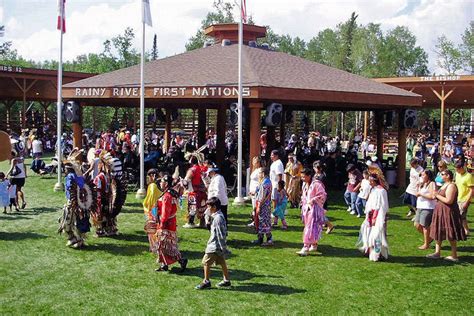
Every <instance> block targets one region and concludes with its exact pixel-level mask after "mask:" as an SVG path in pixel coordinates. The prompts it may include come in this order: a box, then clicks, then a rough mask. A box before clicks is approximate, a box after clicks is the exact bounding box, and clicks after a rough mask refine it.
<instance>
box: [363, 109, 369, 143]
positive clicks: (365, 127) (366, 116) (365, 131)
mask: <svg viewBox="0 0 474 316" xmlns="http://www.w3.org/2000/svg"><path fill="white" fill-rule="evenodd" d="M368 130H369V112H368V111H365V112H364V140H367V136H368V135H367V131H368Z"/></svg>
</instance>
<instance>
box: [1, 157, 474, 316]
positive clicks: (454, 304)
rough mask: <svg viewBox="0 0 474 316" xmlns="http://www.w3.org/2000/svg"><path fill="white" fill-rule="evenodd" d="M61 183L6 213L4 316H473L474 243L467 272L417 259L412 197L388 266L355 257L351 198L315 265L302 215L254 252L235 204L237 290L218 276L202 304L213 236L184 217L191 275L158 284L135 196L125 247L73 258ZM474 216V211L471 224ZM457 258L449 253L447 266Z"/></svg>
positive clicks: (393, 212) (464, 263)
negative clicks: (61, 230)
mask: <svg viewBox="0 0 474 316" xmlns="http://www.w3.org/2000/svg"><path fill="white" fill-rule="evenodd" d="M48 160H49V159H48V158H46V161H48ZM30 161H31V160H28V163H30ZM6 169H7V164H6V163H5V162H2V163H0V170H2V171H5V170H6ZM55 182H56V178H55V177H48V176H47V177H39V176H37V175H34V174H33V175H32V174H29V177H28V178H27V181H26V186H25V187H24V191H25V192H26V198H27V201H28V206H27V208H26V209H25V210H24V211H22V212H21V213H17V214H1V213H0V223H1V228H0V252H1V254H2V255H1V256H0V275H1V276H2V282H0V293H1V294H2V295H0V313H1V314H2V315H12V314H13V315H22V314H27V315H32V314H33V315H36V314H43V315H51V314H54V315H59V314H61V315H65V314H67V315H78V314H90V315H92V314H93V315H95V314H114V315H123V314H145V315H148V314H157V313H159V314H168V313H171V314H175V315H180V314H186V315H187V314H194V315H201V314H215V315H220V314H226V315H227V314H243V315H245V314H248V315H274V314H278V315H279V314H282V313H283V314H285V313H287V314H311V313H312V311H313V313H314V311H317V314H321V315H334V314H344V315H352V314H357V315H362V314H365V315H373V314H380V313H383V314H394V315H401V314H410V315H419V314H427V315H447V314H450V315H472V314H473V313H474V308H473V306H472V303H471V302H472V296H473V295H474V291H473V288H472V284H473V282H474V271H473V270H474V269H473V267H474V266H473V265H472V263H473V258H472V249H473V247H474V239H472V238H470V239H468V240H467V241H465V242H460V243H458V247H459V248H458V252H459V256H460V263H459V264H452V263H449V262H447V261H446V260H442V259H440V260H430V259H427V258H425V255H426V254H428V253H430V252H432V251H433V250H434V249H433V248H432V249H431V250H429V251H422V250H418V249H417V247H418V246H419V245H421V243H422V237H421V234H419V233H418V232H417V231H416V230H415V229H414V227H413V224H412V222H411V221H410V220H408V219H406V218H405V216H404V215H405V213H406V210H407V209H406V207H405V206H402V205H401V203H400V198H399V196H400V194H401V193H403V191H402V190H391V191H390V192H389V200H390V206H391V207H390V213H389V220H388V228H387V230H388V241H389V244H390V252H391V254H390V258H389V260H388V261H386V262H377V263H375V262H370V261H369V260H368V259H367V258H366V257H364V256H363V255H362V254H361V253H360V252H359V251H358V250H357V249H356V248H355V242H356V240H357V237H358V231H359V227H360V224H361V223H362V219H358V218H356V217H354V216H352V215H349V214H348V213H347V212H345V209H346V206H345V204H344V202H343V199H342V193H343V192H342V191H339V192H336V191H330V192H329V195H328V197H329V210H328V213H327V215H328V216H329V219H330V220H331V221H333V223H334V224H335V225H336V228H335V230H334V232H333V233H332V234H330V235H326V234H323V236H322V239H321V240H320V242H319V244H320V245H319V252H318V253H317V254H316V255H311V256H308V257H304V258H301V257H298V256H297V255H296V254H295V252H296V251H298V250H299V249H300V248H301V246H302V237H301V236H302V230H303V226H302V223H301V220H300V210H298V209H290V210H289V215H288V216H287V220H288V223H289V229H288V230H287V231H282V230H281V229H279V228H277V229H273V236H274V241H275V245H274V246H273V247H257V246H253V245H252V244H251V241H252V240H254V239H255V238H256V236H255V233H254V231H253V230H251V229H250V228H248V227H246V224H247V223H248V218H249V214H250V212H251V208H250V207H249V206H246V207H234V206H232V204H229V236H228V245H229V248H230V250H231V251H232V255H231V256H230V258H229V259H228V261H227V263H228V266H229V269H230V278H231V281H232V284H233V286H232V288H230V289H229V290H217V289H216V284H217V282H219V281H220V280H221V277H222V274H221V271H220V267H215V268H212V273H211V282H212V285H213V290H211V291H207V292H200V291H196V290H194V286H195V285H197V284H198V283H199V282H200V281H201V280H202V277H203V271H202V265H201V258H202V256H203V255H204V249H205V245H206V242H207V239H208V238H209V232H208V231H207V230H203V229H182V228H181V225H182V224H184V211H182V210H181V211H179V212H178V216H177V219H178V223H179V228H178V232H177V233H178V237H179V248H180V251H181V252H182V253H183V255H184V256H186V257H187V258H188V259H189V263H188V270H187V271H186V272H184V273H182V274H180V273H177V272H176V268H177V267H176V264H175V265H173V266H172V267H173V269H172V271H171V272H164V273H157V272H154V271H153V270H154V268H156V267H157V266H156V263H155V259H156V258H155V256H154V255H153V254H151V253H149V252H148V241H147V237H146V234H145V232H144V231H143V225H144V222H143V208H142V205H141V201H137V200H136V199H135V198H134V195H135V192H130V194H129V195H128V198H127V202H126V204H125V206H124V208H123V210H122V212H121V214H120V215H119V216H118V227H119V229H120V233H121V235H119V236H117V237H114V238H94V237H93V233H94V231H92V232H90V233H88V238H87V240H86V242H87V244H88V247H87V248H85V249H84V250H73V249H70V248H67V247H66V246H65V244H66V237H65V236H64V235H59V234H57V232H56V230H57V227H58V224H57V218H58V217H59V216H60V215H61V211H60V209H61V208H62V206H63V204H64V202H65V198H64V193H58V192H53V190H52V188H53V186H54V183H55ZM473 211H474V208H473V207H472V206H471V207H470V212H468V219H469V220H470V221H472V220H473ZM448 254H449V246H448V244H447V242H444V243H443V249H442V255H443V256H446V255H448ZM469 271H470V272H469ZM427 282H429V287H427ZM448 293H455V295H454V294H452V295H451V294H448Z"/></svg>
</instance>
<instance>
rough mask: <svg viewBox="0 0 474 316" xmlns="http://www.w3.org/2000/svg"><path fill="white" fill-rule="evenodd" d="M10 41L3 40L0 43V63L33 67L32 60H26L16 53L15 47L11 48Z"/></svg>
mask: <svg viewBox="0 0 474 316" xmlns="http://www.w3.org/2000/svg"><path fill="white" fill-rule="evenodd" d="M12 45H13V44H12V42H4V43H2V44H1V45H0V64H3V65H8V66H18V67H34V65H35V63H34V62H33V61H32V60H26V59H24V58H23V57H21V56H19V55H18V52H17V50H16V49H13V47H12Z"/></svg>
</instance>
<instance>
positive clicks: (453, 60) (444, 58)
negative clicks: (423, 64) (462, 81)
mask: <svg viewBox="0 0 474 316" xmlns="http://www.w3.org/2000/svg"><path fill="white" fill-rule="evenodd" d="M435 48H436V50H435V52H436V54H437V55H438V59H437V60H436V63H437V64H438V66H439V67H441V68H443V69H444V70H446V72H447V74H448V75H454V74H456V73H458V72H459V71H460V70H462V68H463V63H464V60H463V56H462V53H461V50H460V49H458V48H457V47H456V46H455V45H454V43H453V42H452V41H450V40H448V38H447V37H446V36H445V35H441V36H440V37H438V40H437V43H436V45H435Z"/></svg>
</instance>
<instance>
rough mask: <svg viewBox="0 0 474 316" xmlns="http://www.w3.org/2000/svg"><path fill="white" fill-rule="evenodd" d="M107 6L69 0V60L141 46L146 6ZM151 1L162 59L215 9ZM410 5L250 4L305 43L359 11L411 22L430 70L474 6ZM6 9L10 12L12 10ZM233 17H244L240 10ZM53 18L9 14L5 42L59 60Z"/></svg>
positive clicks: (380, 0)
mask: <svg viewBox="0 0 474 316" xmlns="http://www.w3.org/2000/svg"><path fill="white" fill-rule="evenodd" d="M228 1H230V2H233V1H232V0H228ZM104 2H105V3H104ZM104 2H102V3H101V4H94V5H88V4H86V1H84V2H79V3H76V4H75V5H76V7H74V6H73V4H72V1H71V2H68V3H71V5H70V7H69V9H68V11H67V13H68V16H67V33H66V35H65V37H64V57H65V59H67V60H71V59H73V58H74V57H76V56H77V55H79V54H84V53H88V52H95V53H99V52H101V51H102V43H103V42H104V41H105V40H106V39H110V38H111V37H113V36H115V35H117V34H119V33H122V32H123V30H124V29H125V28H126V27H127V26H131V27H132V28H133V29H134V30H135V34H136V39H135V43H134V44H135V47H136V48H137V49H139V47H141V43H140V38H141V21H140V19H141V14H140V1H139V0H133V1H129V0H123V3H122V4H121V1H113V2H112V3H111V4H107V1H104ZM150 2H151V10H152V16H153V28H149V27H147V29H146V32H147V40H146V43H147V49H150V48H151V43H152V38H153V35H154V34H155V33H156V34H157V37H158V50H159V55H160V57H166V56H169V55H173V54H177V53H181V52H183V51H184V45H185V43H186V42H187V41H188V39H189V38H190V37H191V36H192V35H194V34H195V32H196V30H197V29H198V28H199V27H200V24H201V20H202V19H203V18H204V17H205V15H206V13H207V12H209V11H210V10H211V9H212V4H213V0H160V1H157V0H151V1H150ZM409 4H411V5H413V0H334V1H330V0H297V1H288V0H248V1H247V11H248V13H249V14H251V15H252V16H253V17H254V21H255V22H256V23H257V24H259V25H270V26H271V27H272V29H273V30H274V31H275V32H277V33H283V34H290V35H292V36H299V37H301V38H303V39H305V40H307V41H309V40H310V39H311V38H312V37H313V36H315V35H316V34H317V33H318V32H319V31H321V30H323V29H325V28H333V27H335V25H336V24H338V23H340V22H343V21H345V20H347V19H348V18H349V17H350V15H351V13H352V12H354V11H355V12H356V13H357V14H358V15H359V17H358V22H359V23H361V24H367V23H369V22H376V23H381V24H382V27H383V28H384V29H385V30H387V29H390V28H393V27H395V26H396V25H405V26H407V27H409V29H410V30H411V31H412V32H413V33H414V34H415V35H416V36H417V39H418V44H419V45H421V46H422V47H423V48H424V49H425V50H426V51H427V52H428V54H429V55H430V66H431V68H432V69H435V62H434V56H435V53H434V52H433V48H434V43H435V41H436V38H437V37H438V36H439V35H441V34H446V35H447V36H448V37H449V38H451V39H453V40H455V41H459V39H460V34H461V33H462V32H463V30H464V29H465V28H466V27H467V25H468V21H469V20H472V19H473V6H474V5H473V1H472V0H422V1H421V3H420V4H419V5H418V6H416V7H414V8H413V10H408V13H407V14H402V15H398V16H397V14H398V13H399V12H400V11H401V10H402V9H403V8H405V7H406V6H407V5H409ZM72 8H76V9H75V10H74V9H72ZM0 10H1V7H0ZM5 11H6V12H7V11H8V12H11V10H9V9H7V8H5ZM23 14H24V15H23ZM235 14H236V15H237V14H238V10H237V9H236V10H235ZM55 16H56V3H55V1H48V2H40V3H38V13H36V14H35V13H31V14H30V15H27V14H26V13H22V15H21V16H20V17H17V16H14V15H13V16H12V15H10V16H9V17H8V19H7V39H8V40H12V41H13V43H14V46H15V47H16V48H17V49H18V51H19V53H20V54H21V55H22V56H24V57H25V58H29V59H35V60H44V59H56V58H57V54H58V53H57V51H58V47H59V33H58V31H56V30H55V23H54V20H55Z"/></svg>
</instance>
